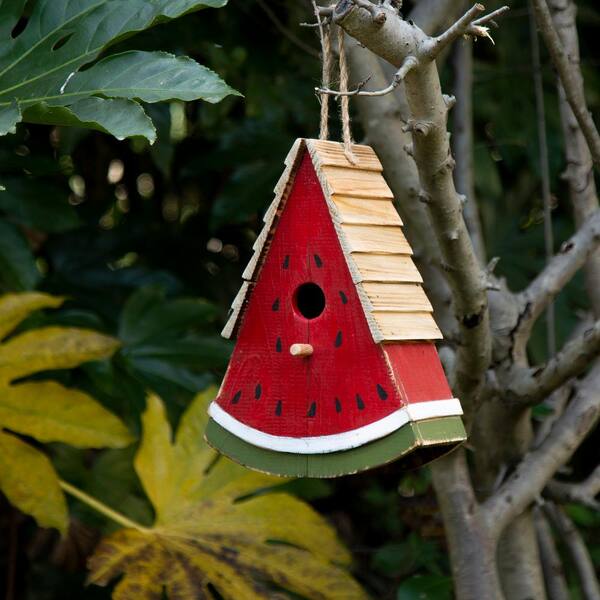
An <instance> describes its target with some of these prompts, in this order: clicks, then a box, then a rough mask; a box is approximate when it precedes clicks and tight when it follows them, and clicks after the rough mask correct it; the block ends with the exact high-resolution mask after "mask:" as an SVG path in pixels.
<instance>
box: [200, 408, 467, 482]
mask: <svg viewBox="0 0 600 600" xmlns="http://www.w3.org/2000/svg"><path fill="white" fill-rule="evenodd" d="M205 438H206V441H207V442H208V443H209V444H210V445H211V446H212V447H213V448H215V450H218V451H219V452H221V453H222V454H224V455H225V456H227V457H229V458H231V459H233V460H235V461H236V462H238V463H240V464H242V465H244V466H245V467H248V468H249V469H253V470H255V471H261V472H263V473H269V474H271V475H278V476H281V477H319V478H326V477H339V476H341V475H351V474H353V473H358V472H359V471H365V470H367V469H372V468H374V467H378V466H380V465H384V464H386V463H389V462H391V461H394V460H398V464H399V466H401V467H403V468H415V467H419V466H421V465H424V464H426V463H428V462H430V461H432V460H434V459H436V458H439V457H440V456H442V455H444V454H446V453H448V452H450V450H452V449H453V448H454V447H456V446H457V445H458V444H460V443H461V442H463V441H465V440H466V438H467V435H466V432H465V429H464V426H463V424H462V420H461V419H460V417H444V418H439V419H429V420H427V421H419V422H413V423H407V424H406V425H404V427H401V428H400V429H398V430H397V431H395V432H394V433H391V434H390V435H388V436H386V437H384V438H381V439H379V440H375V441H374V442H371V443H369V444H365V445H364V446H360V447H359V448H353V449H352V450H345V451H343V452H334V453H330V454H291V453H288V452H275V451H273V450H266V449H264V448H259V447H258V446H253V445H252V444H249V443H247V442H245V441H243V440H241V439H240V438H238V437H236V436H234V435H233V434H231V433H229V431H227V430H226V429H224V428H223V427H221V426H220V425H219V424H218V423H216V422H215V421H214V420H213V419H209V420H208V425H207V427H206V432H205Z"/></svg>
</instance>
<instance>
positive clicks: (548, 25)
mask: <svg viewBox="0 0 600 600" xmlns="http://www.w3.org/2000/svg"><path fill="white" fill-rule="evenodd" d="M532 5H533V8H534V11H535V18H536V21H537V24H538V27H539V29H540V33H541V34H542V37H543V38H544V41H545V43H546V47H547V48H548V52H549V54H550V57H551V58H552V62H553V64H554V67H555V69H556V71H557V72H558V76H559V77H560V81H561V83H562V85H563V88H564V90H565V95H566V98H567V101H568V102H569V104H570V106H571V109H572V110H573V114H574V115H575V117H576V118H577V122H578V123H579V126H580V127H581V131H582V133H583V135H584V136H585V139H586V141H587V143H588V146H589V149H590V152H591V154H592V157H593V160H594V163H595V164H596V166H600V134H598V130H597V129H596V125H595V123H594V120H593V119H592V115H591V113H590V111H589V110H588V108H587V105H586V101H585V94H584V90H583V85H582V84H583V78H582V77H581V72H580V70H579V65H578V64H577V63H576V62H575V61H573V60H571V58H570V57H569V56H568V54H567V53H566V52H565V49H564V47H563V45H562V43H561V41H560V38H559V37H558V33H557V31H556V29H555V28H554V25H553V23H552V16H551V14H550V10H549V8H548V5H547V4H546V0H532Z"/></svg>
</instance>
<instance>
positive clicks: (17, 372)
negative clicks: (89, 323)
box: [0, 327, 119, 382]
mask: <svg viewBox="0 0 600 600" xmlns="http://www.w3.org/2000/svg"><path fill="white" fill-rule="evenodd" d="M118 347H119V342H118V341H117V340H115V339H114V338H111V337H108V336H106V335H102V334H101V333H97V332H95V331H88V330H86V329H76V328H74V327H44V328H42V329H34V330H32V331H26V332H25V333H22V334H21V335H18V336H16V337H13V338H11V339H10V340H8V342H6V343H4V344H2V346H0V382H8V381H12V380H13V379H17V378H19V377H24V376H25V375H31V374H32V373H37V372H38V371H47V370H50V369H70V368H73V367H76V366H78V365H80V364H82V363H84V362H88V361H90V360H99V359H101V358H107V357H109V356H111V355H112V354H113V353H114V352H115V350H116V349H117V348H118Z"/></svg>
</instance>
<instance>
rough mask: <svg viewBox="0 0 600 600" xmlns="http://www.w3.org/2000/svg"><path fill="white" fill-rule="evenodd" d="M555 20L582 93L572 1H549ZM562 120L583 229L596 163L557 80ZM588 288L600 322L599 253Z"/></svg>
mask: <svg viewBox="0 0 600 600" xmlns="http://www.w3.org/2000/svg"><path fill="white" fill-rule="evenodd" d="M549 4H550V8H551V9H552V19H553V22H554V26H555V28H556V31H557V33H558V35H559V37H560V40H561V43H562V45H563V47H564V49H565V52H566V53H567V54H568V56H569V60H570V62H571V64H572V65H573V67H572V71H571V72H572V76H573V78H574V80H575V81H576V84H577V88H578V89H580V90H583V78H582V75H581V70H580V69H579V68H577V67H578V65H579V36H578V34H577V25H576V21H575V16H576V12H577V9H576V7H575V4H574V3H573V2H572V0H550V2H549ZM557 85H558V95H559V108H560V117H561V122H562V130H563V138H564V144H565V155H566V161H567V168H566V170H565V173H564V174H563V177H564V179H565V180H566V181H567V183H568V186H569V197H570V200H571V204H572V205H573V212H574V214H575V223H576V224H577V227H578V228H579V227H581V226H582V225H583V224H584V223H585V222H586V221H587V219H588V218H589V217H590V215H592V214H593V213H594V211H596V210H598V193H597V190H596V182H595V181H594V163H593V161H592V155H591V154H590V149H589V147H588V144H587V142H586V140H585V137H584V135H583V133H582V131H581V128H580V127H579V123H578V122H577V119H576V117H575V115H574V114H573V111H572V110H571V107H570V105H569V102H568V101H567V98H566V95H565V90H564V88H563V86H562V84H561V83H560V79H559V80H558V81H557ZM585 286H586V289H587V294H588V297H589V299H590V303H591V305H592V310H593V312H594V316H595V317H596V318H597V319H600V251H596V252H595V253H594V254H592V255H591V256H590V257H589V258H588V261H587V263H586V265H585Z"/></svg>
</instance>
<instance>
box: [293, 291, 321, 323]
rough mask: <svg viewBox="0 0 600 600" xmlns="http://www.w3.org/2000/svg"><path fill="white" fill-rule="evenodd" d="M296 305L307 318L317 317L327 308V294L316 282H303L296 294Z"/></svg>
mask: <svg viewBox="0 0 600 600" xmlns="http://www.w3.org/2000/svg"><path fill="white" fill-rule="evenodd" d="M294 306H295V308H296V310H297V311H298V312H299V313H300V314H301V315H302V316H303V317H304V318H305V319H315V318H317V317H318V316H319V315H320V314H321V313H322V312H323V311H324V310H325V294H324V293H323V290H322V289H321V288H320V287H319V286H318V285H317V284H316V283H303V284H302V285H301V286H300V287H299V288H298V289H297V290H296V293H295V294H294Z"/></svg>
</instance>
